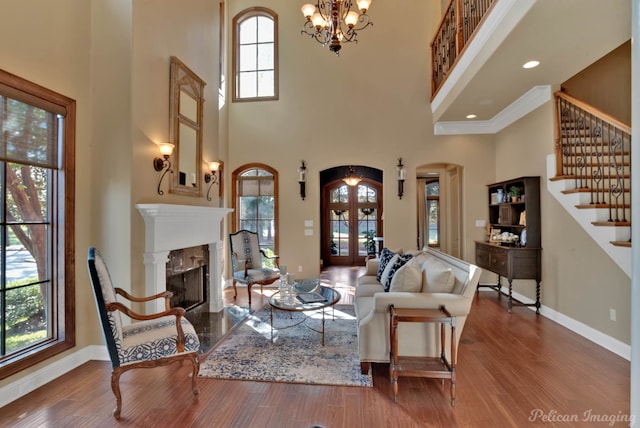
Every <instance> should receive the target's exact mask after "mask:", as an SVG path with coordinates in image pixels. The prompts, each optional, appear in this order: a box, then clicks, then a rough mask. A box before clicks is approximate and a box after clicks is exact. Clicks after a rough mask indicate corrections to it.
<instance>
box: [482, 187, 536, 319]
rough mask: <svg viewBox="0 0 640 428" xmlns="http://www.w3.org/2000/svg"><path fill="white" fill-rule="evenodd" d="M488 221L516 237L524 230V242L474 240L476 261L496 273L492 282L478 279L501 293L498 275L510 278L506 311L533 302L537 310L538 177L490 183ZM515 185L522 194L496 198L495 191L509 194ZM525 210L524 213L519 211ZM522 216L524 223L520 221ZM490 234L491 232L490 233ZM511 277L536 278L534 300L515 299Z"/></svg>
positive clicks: (494, 228) (531, 304)
mask: <svg viewBox="0 0 640 428" xmlns="http://www.w3.org/2000/svg"><path fill="white" fill-rule="evenodd" d="M487 187H488V202H489V224H490V227H491V230H496V229H497V230H500V231H501V232H509V233H511V234H514V235H518V236H519V237H523V236H524V235H525V234H526V243H525V245H524V246H521V245H520V244H519V243H518V244H515V243H514V242H501V241H497V242H496V241H491V240H489V241H476V265H478V266H479V267H481V268H483V269H486V270H488V271H491V272H494V273H496V274H497V275H498V280H497V282H496V283H495V284H487V283H481V284H478V288H480V287H489V288H492V289H494V290H496V291H497V292H498V293H501V284H500V277H505V278H506V279H507V280H508V282H509V293H508V296H509V303H508V305H509V312H511V309H512V307H513V306H535V307H536V313H540V281H541V277H542V268H541V267H542V255H541V252H542V247H541V242H540V241H541V239H540V238H541V237H540V235H541V234H540V177H519V178H515V179H513V180H507V181H502V182H499V183H493V184H489V185H488V186H487ZM513 187H517V188H519V189H520V192H521V194H522V195H524V198H523V197H520V198H519V199H518V200H517V201H511V200H506V199H505V200H500V199H497V195H498V193H501V194H503V195H508V194H509V191H510V189H511V188H513ZM522 213H525V214H522ZM521 220H524V223H525V224H521ZM489 238H491V236H490V237H489ZM514 279H532V280H535V282H536V301H535V303H530V304H525V303H521V302H517V301H514V299H513V297H512V288H513V287H512V285H513V280H514Z"/></svg>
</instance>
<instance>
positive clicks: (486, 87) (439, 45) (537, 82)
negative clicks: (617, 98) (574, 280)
mask: <svg viewBox="0 0 640 428" xmlns="http://www.w3.org/2000/svg"><path fill="white" fill-rule="evenodd" d="M630 38H631V1H630V0H609V1H603V0H562V1H557V0H451V1H450V3H449V6H448V8H447V9H446V10H445V12H444V14H443V17H442V20H441V24H440V27H439V29H438V30H437V31H436V34H435V35H434V37H433V40H432V45H431V47H432V49H431V54H432V100H431V111H432V113H433V123H434V127H435V132H436V134H464V133H475V134H477V133H496V132H498V131H500V130H501V129H503V128H505V127H506V126H508V125H509V124H511V123H513V122H515V121H516V120H518V119H519V118H521V117H522V116H524V115H526V114H527V113H529V112H530V111H532V110H533V109H535V108H537V107H538V106H540V105H542V104H544V103H546V102H548V101H550V100H552V98H553V92H554V90H557V89H559V85H560V84H561V83H562V82H564V81H566V80H567V79H569V78H570V77H572V76H573V75H575V74H576V73H578V72H580V71H581V70H583V69H584V68H586V67H587V66H589V65H590V64H592V63H594V62H595V61H597V60H598V59H600V58H601V57H603V56H604V55H606V54H607V53H609V52H610V51H612V50H613V49H615V48H616V47H618V46H620V45H621V44H623V43H624V42H626V41H627V40H629V39H630ZM530 60H537V61H539V62H540V65H539V66H538V67H535V68H531V69H524V68H522V65H523V64H524V63H526V62H527V61H530ZM470 114H475V115H476V118H474V119H473V120H469V119H466V117H467V115H470Z"/></svg>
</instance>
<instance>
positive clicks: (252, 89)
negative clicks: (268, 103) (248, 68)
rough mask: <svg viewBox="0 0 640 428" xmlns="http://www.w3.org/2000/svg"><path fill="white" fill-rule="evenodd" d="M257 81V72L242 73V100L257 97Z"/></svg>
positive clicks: (240, 83)
mask: <svg viewBox="0 0 640 428" xmlns="http://www.w3.org/2000/svg"><path fill="white" fill-rule="evenodd" d="M257 80H258V74H257V73H256V72H247V73H240V82H239V85H240V98H254V97H256V96H257V94H258V92H257V87H256V85H257Z"/></svg>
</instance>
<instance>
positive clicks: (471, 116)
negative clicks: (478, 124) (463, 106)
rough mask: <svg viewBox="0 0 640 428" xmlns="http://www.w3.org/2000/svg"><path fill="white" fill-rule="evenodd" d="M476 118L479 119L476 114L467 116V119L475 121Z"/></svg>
mask: <svg viewBox="0 0 640 428" xmlns="http://www.w3.org/2000/svg"><path fill="white" fill-rule="evenodd" d="M476 117H478V116H477V115H475V114H468V115H467V116H466V118H467V119H475V118H476Z"/></svg>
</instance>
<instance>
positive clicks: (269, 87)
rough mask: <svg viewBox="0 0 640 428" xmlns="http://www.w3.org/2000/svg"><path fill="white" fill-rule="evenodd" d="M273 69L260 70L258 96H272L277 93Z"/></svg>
mask: <svg viewBox="0 0 640 428" xmlns="http://www.w3.org/2000/svg"><path fill="white" fill-rule="evenodd" d="M273 76H274V74H273V71H259V72H258V96H259V97H272V96H273V95H275V86H274V80H273Z"/></svg>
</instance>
